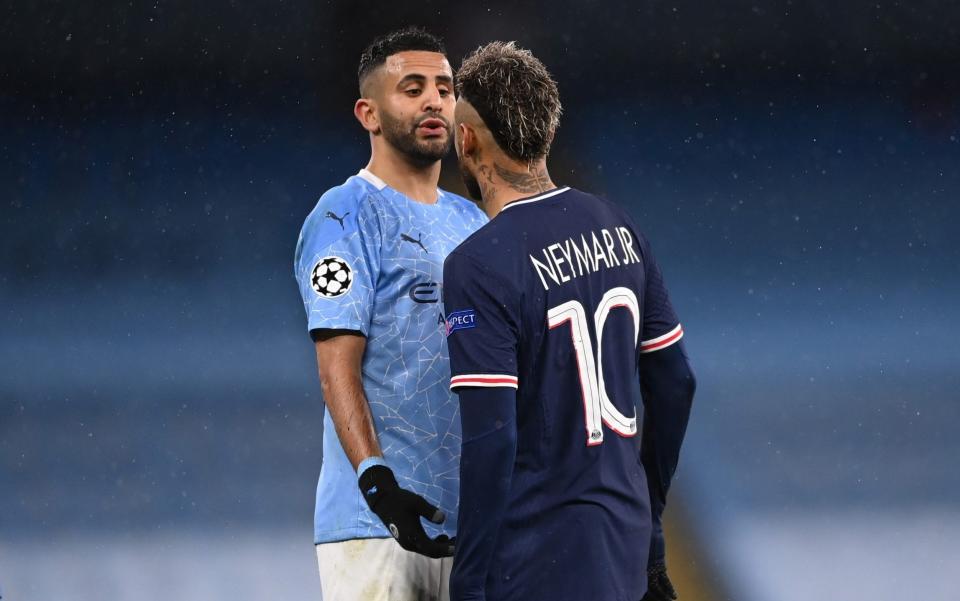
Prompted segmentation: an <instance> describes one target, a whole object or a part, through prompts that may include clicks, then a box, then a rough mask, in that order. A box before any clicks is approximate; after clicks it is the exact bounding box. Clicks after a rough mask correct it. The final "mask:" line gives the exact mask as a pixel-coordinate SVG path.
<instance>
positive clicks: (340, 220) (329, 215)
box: [327, 211, 350, 229]
mask: <svg viewBox="0 0 960 601" xmlns="http://www.w3.org/2000/svg"><path fill="white" fill-rule="evenodd" d="M349 214H350V211H347V212H346V213H344V214H343V217H340V216H339V215H337V214H336V213H334V212H333V211H327V219H333V220H334V221H336V222H337V223H339V224H340V229H346V228H345V227H344V225H343V220H344V219H346V218H347V215H349Z"/></svg>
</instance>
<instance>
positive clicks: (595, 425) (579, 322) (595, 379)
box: [547, 287, 640, 446]
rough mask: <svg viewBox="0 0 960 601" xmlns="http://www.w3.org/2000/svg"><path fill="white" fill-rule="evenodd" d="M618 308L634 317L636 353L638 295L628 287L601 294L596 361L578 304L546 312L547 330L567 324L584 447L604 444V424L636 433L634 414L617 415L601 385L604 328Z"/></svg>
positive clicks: (624, 432) (595, 321) (596, 317)
mask: <svg viewBox="0 0 960 601" xmlns="http://www.w3.org/2000/svg"><path fill="white" fill-rule="evenodd" d="M618 307H622V308H625V309H627V310H629V311H630V314H631V315H632V316H633V330H634V331H633V344H634V350H636V345H637V340H638V339H639V337H640V305H639V303H638V302H637V295H635V294H634V293H633V291H632V290H630V289H629V288H623V287H617V288H611V289H610V290H608V291H607V293H606V294H604V295H603V298H602V299H601V300H600V306H598V307H597V310H596V312H595V313H594V314H593V324H594V327H595V331H596V333H597V347H596V348H597V358H596V360H594V358H593V343H592V341H591V340H590V327H589V324H588V322H587V312H586V310H585V309H584V308H583V305H582V304H581V303H580V302H579V301H575V300H571V301H567V302H565V303H563V304H561V305H557V306H556V307H554V308H552V309H550V310H549V311H547V325H548V326H550V329H551V330H552V329H553V328H556V327H558V326H561V325H563V324H565V323H567V322H570V336H571V338H572V339H573V350H574V352H575V353H576V356H577V369H578V371H579V372H580V389H581V391H582V392H583V413H584V417H585V422H586V430H587V445H588V446H594V445H598V444H600V443H602V442H603V427H602V426H603V424H606V425H607V427H608V428H610V429H611V430H613V431H614V432H616V433H617V434H620V435H621V436H635V435H636V434H637V413H636V409H634V413H633V417H630V418H628V417H627V416H625V415H624V414H622V413H620V411H618V410H617V408H616V407H615V406H614V404H613V402H612V401H611V400H610V396H609V395H608V394H607V388H606V386H605V385H604V382H603V326H604V324H605V323H606V322H607V316H608V315H610V311H612V310H613V309H616V308H618Z"/></svg>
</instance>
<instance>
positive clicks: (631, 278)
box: [444, 188, 683, 601]
mask: <svg viewBox="0 0 960 601" xmlns="http://www.w3.org/2000/svg"><path fill="white" fill-rule="evenodd" d="M444 273H445V280H444V308H445V311H446V318H447V319H446V321H447V333H448V335H447V344H448V346H449V351H450V362H451V370H452V378H451V387H452V388H453V389H454V390H457V389H458V388H461V387H477V386H479V387H485V386H509V387H513V388H516V390H517V393H516V394H517V407H516V409H517V413H516V429H517V453H516V459H515V463H514V467H513V474H512V479H511V483H510V493H509V500H508V504H507V507H506V510H505V514H504V518H503V522H502V525H501V528H500V531H499V533H498V535H497V542H496V546H495V551H494V556H493V559H492V562H491V566H490V570H489V573H488V576H487V584H486V593H487V598H488V599H496V600H501V599H502V600H513V599H517V600H520V599H523V600H525V601H529V600H539V599H603V600H605V601H616V600H623V601H638V599H639V598H640V596H642V594H643V591H644V590H645V588H646V565H647V555H648V551H649V545H650V534H651V518H650V499H649V494H648V491H647V481H646V477H645V474H644V470H643V466H642V465H641V463H640V458H639V442H640V441H639V438H640V436H639V432H640V431H641V428H640V426H641V424H638V412H637V410H636V406H637V404H638V403H639V399H640V391H639V375H638V368H637V364H638V361H639V360H640V356H641V354H642V353H647V352H654V351H656V350H657V349H661V348H664V347H666V346H669V345H670V344H672V343H674V342H676V341H677V340H679V339H680V337H681V336H682V335H683V330H682V328H681V326H680V322H679V320H678V319H677V316H676V315H675V313H674V311H673V308H672V307H671V305H670V301H669V299H668V296H667V291H666V289H665V287H664V283H663V278H662V277H661V274H660V270H659V268H658V267H657V264H656V261H655V260H654V258H653V254H652V253H651V251H650V246H649V244H648V242H647V240H646V239H645V238H644V237H643V236H642V234H641V233H640V232H639V231H638V229H637V227H636V226H635V225H634V223H633V221H632V220H631V219H630V217H629V216H628V215H627V214H626V213H625V212H624V211H623V210H622V209H621V208H620V207H618V206H617V205H615V204H613V203H611V202H610V201H608V200H605V199H602V198H599V197H597V196H593V195H591V194H587V193H584V192H580V191H578V190H574V189H571V188H560V189H556V190H553V191H551V192H547V193H544V194H541V195H539V196H536V197H533V198H528V199H524V200H518V201H515V202H512V203H509V204H507V205H506V206H505V207H504V209H503V211H502V212H501V213H500V214H499V215H497V216H496V217H495V218H494V219H493V220H491V221H490V222H489V223H488V224H486V225H484V226H483V227H481V228H480V229H479V230H478V231H476V232H475V233H474V234H473V235H471V236H470V237H469V238H467V239H466V240H465V241H464V242H463V243H462V244H461V245H460V246H459V247H457V249H455V250H454V251H453V253H452V254H451V255H450V256H449V257H448V259H447V262H446V265H445V271H444Z"/></svg>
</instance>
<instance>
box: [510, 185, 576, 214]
mask: <svg viewBox="0 0 960 601" xmlns="http://www.w3.org/2000/svg"><path fill="white" fill-rule="evenodd" d="M569 189H570V186H565V187H563V188H556V189H554V190H550V191H549V192H544V193H543V194H539V195H537V196H534V197H532V198H522V199H520V200H514V201H511V202H508V203H507V204H505V205H503V208H502V209H500V210H501V211H506V210H507V209H509V208H510V207H515V206H517V205H525V204H527V203H531V202H537V201H538V200H543V199H544V198H550V197H551V196H556V195H557V194H563V193H564V192H566V191H567V190H569Z"/></svg>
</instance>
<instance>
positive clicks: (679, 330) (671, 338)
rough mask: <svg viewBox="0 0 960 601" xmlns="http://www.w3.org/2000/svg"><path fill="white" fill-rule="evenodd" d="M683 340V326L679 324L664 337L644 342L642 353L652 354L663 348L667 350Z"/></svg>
mask: <svg viewBox="0 0 960 601" xmlns="http://www.w3.org/2000/svg"><path fill="white" fill-rule="evenodd" d="M681 338H683V326H682V325H680V324H677V327H675V328H673V329H672V330H670V331H669V332H667V333H666V334H664V335H663V336H657V337H656V338H651V339H650V340H644V341H642V342H641V343H640V352H641V353H651V352H653V351H659V350H660V349H662V348H667V347H668V346H670V345H671V344H673V343H675V342H677V341H678V340H680V339H681Z"/></svg>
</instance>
